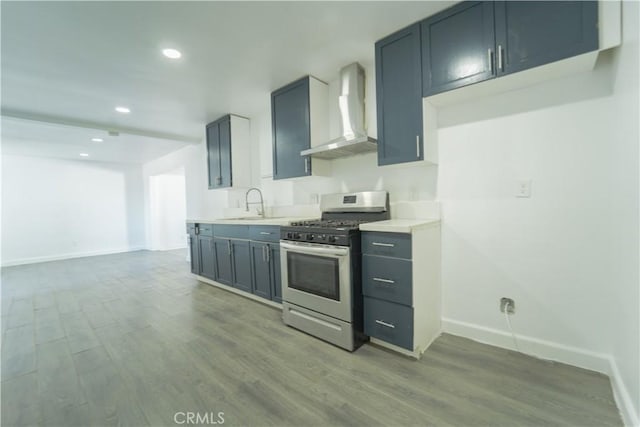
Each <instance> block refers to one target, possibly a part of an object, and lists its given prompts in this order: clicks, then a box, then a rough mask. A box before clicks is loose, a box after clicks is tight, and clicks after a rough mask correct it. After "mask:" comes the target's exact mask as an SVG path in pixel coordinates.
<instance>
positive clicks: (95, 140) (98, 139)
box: [91, 138, 104, 142]
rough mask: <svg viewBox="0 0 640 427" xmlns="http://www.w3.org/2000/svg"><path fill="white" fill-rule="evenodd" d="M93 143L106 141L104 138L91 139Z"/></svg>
mask: <svg viewBox="0 0 640 427" xmlns="http://www.w3.org/2000/svg"><path fill="white" fill-rule="evenodd" d="M91 141H93V142H102V141H104V139H102V138H91Z"/></svg>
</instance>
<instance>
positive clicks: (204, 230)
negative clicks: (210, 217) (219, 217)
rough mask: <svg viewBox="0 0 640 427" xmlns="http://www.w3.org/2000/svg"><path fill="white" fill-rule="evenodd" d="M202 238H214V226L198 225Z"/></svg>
mask: <svg viewBox="0 0 640 427" xmlns="http://www.w3.org/2000/svg"><path fill="white" fill-rule="evenodd" d="M198 228H199V229H200V232H199V233H198V234H200V235H201V236H208V237H213V224H198Z"/></svg>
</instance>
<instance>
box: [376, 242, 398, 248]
mask: <svg viewBox="0 0 640 427" xmlns="http://www.w3.org/2000/svg"><path fill="white" fill-rule="evenodd" d="M371 244H372V245H373V246H384V247H385V248H393V247H394V246H395V245H394V244H393V243H379V242H373V243H371Z"/></svg>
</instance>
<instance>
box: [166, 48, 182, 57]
mask: <svg viewBox="0 0 640 427" xmlns="http://www.w3.org/2000/svg"><path fill="white" fill-rule="evenodd" d="M162 54H163V55H164V56H166V57H167V58H170V59H179V58H180V57H181V56H182V54H181V53H180V51H179V50H176V49H162Z"/></svg>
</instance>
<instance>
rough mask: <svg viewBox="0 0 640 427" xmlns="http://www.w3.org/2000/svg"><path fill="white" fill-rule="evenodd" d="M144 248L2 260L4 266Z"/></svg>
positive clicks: (141, 248) (136, 249) (132, 247)
mask: <svg viewBox="0 0 640 427" xmlns="http://www.w3.org/2000/svg"><path fill="white" fill-rule="evenodd" d="M143 249H146V247H145V246H143V245H140V246H130V247H127V248H119V249H109V250H101V251H87V252H73V253H66V254H59V255H46V256H39V257H31V258H19V259H12V260H9V261H2V267H11V266H14V265H25V264H35V263H39V262H49V261H61V260H65V259H73V258H84V257H90V256H98V255H111V254H119V253H123V252H133V251H140V250H143Z"/></svg>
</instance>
